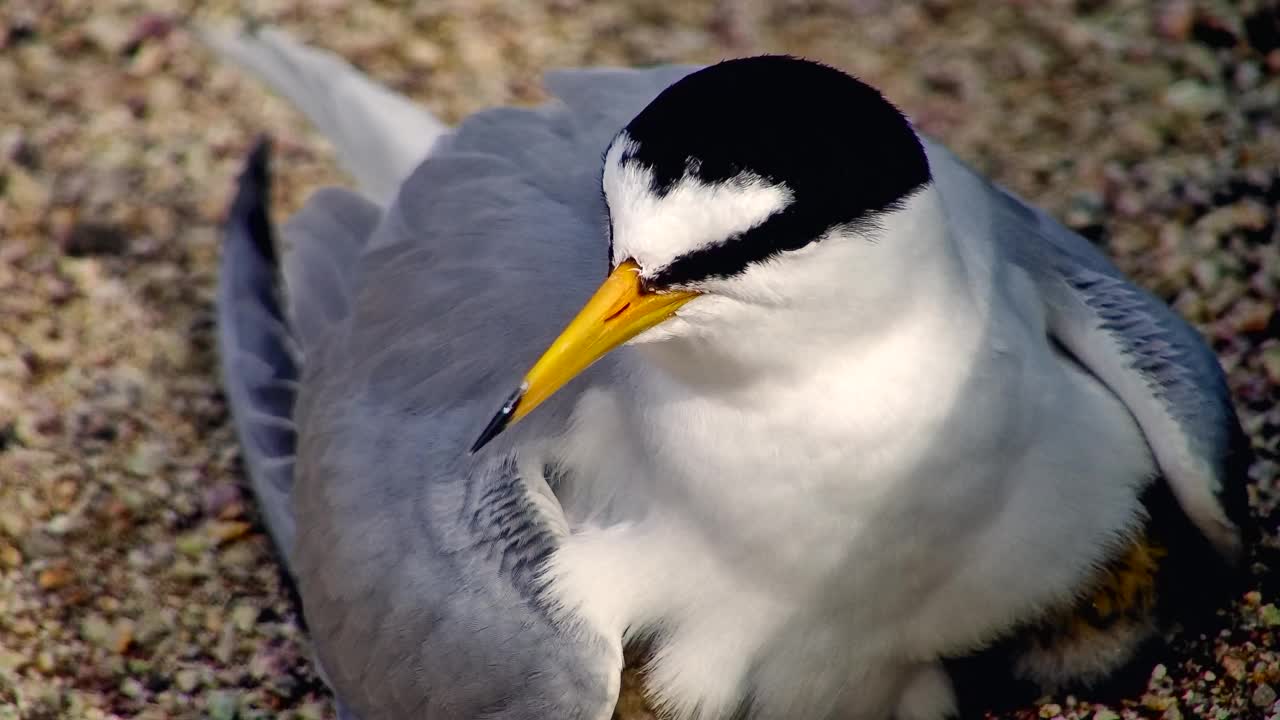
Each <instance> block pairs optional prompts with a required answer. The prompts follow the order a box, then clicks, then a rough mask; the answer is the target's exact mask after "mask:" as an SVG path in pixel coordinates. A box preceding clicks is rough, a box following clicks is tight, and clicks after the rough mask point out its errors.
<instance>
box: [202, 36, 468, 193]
mask: <svg viewBox="0 0 1280 720" xmlns="http://www.w3.org/2000/svg"><path fill="white" fill-rule="evenodd" d="M195 31H196V34H197V35H198V36H199V37H200V39H201V40H202V41H203V42H204V44H205V45H207V46H209V47H210V48H212V49H213V50H214V51H215V52H217V53H218V54H219V55H221V56H222V57H223V58H225V59H227V60H230V61H231V62H233V63H235V64H237V65H239V66H240V67H242V68H244V69H245V70H248V71H249V72H251V73H253V74H254V75H256V76H258V77H259V78H260V79H261V80H262V81H263V82H264V83H266V85H267V86H268V87H270V88H271V89H272V90H273V91H275V92H276V93H279V94H280V95H282V96H283V97H284V98H285V99H286V100H288V101H289V102H290V103H292V104H293V105H294V106H295V107H297V108H298V109H299V110H300V111H302V113H303V114H304V115H306V116H307V119H308V120H310V121H311V123H312V124H313V125H315V126H316V128H317V129H318V130H319V131H320V132H321V133H322V134H324V135H325V137H326V138H328V139H329V141H330V142H332V143H333V144H334V146H335V148H336V150H337V154H338V160H339V162H340V163H341V164H342V166H343V167H344V168H345V169H346V170H347V172H349V173H351V175H352V176H353V177H354V178H355V179H356V182H357V183H358V184H359V186H360V189H361V191H363V192H364V193H366V194H367V195H369V197H370V198H371V199H373V200H374V201H376V202H378V203H379V204H381V205H384V206H385V205H386V204H387V203H389V202H390V201H391V199H392V198H394V196H395V193H396V190H397V188H399V186H400V183H401V181H402V180H404V178H406V177H407V176H408V175H409V173H410V172H412V171H413V169H414V167H416V166H417V165H418V163H419V162H421V161H422V159H423V158H425V157H426V156H427V153H428V152H429V151H430V150H431V147H432V146H433V145H434V144H435V142H436V140H437V139H439V138H440V136H441V135H443V134H444V133H446V132H447V131H448V126H446V125H445V124H444V123H442V122H440V120H438V119H436V118H435V117H434V116H432V115H431V114H430V113H429V112H427V111H426V110H425V109H423V108H422V107H421V106H419V105H417V104H416V103H414V102H412V101H411V100H409V99H407V98H405V97H403V96H401V95H399V94H397V93H395V92H393V91H392V90H390V89H388V88H387V87H385V86H383V85H380V84H378V83H376V82H374V81H373V80H371V79H370V78H369V77H368V76H366V75H365V74H363V73H361V72H360V71H359V70H357V69H356V68H354V67H352V66H351V65H350V64H349V63H348V62H347V61H345V60H343V59H342V58H341V57H339V56H338V55H335V54H334V53H331V52H327V51H324V50H319V49H317V48H313V47H308V46H306V45H303V44H302V43H300V42H298V41H297V40H295V39H293V38H292V37H290V36H289V35H288V34H286V33H284V32H283V31H280V30H276V29H273V28H269V27H263V28H256V29H246V30H243V31H237V30H232V29H228V28H216V27H197V28H196V30H195Z"/></svg>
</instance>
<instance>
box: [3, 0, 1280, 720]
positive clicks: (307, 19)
mask: <svg viewBox="0 0 1280 720" xmlns="http://www.w3.org/2000/svg"><path fill="white" fill-rule="evenodd" d="M198 4H199V6H200V13H201V14H203V15H207V16H217V17H228V16H230V15H232V14H235V13H238V12H240V11H241V9H240V8H239V7H237V6H235V4H234V3H232V2H228V1H226V0H215V1H214V2H205V3H198ZM243 4H244V5H245V6H246V7H248V8H251V9H252V12H253V13H254V15H255V16H256V17H257V18H259V19H262V20H265V21H269V22H272V23H276V24H279V25H281V26H283V27H285V28H287V29H289V30H290V31H292V32H295V33H297V34H299V35H300V36H301V37H303V38H305V39H307V40H309V41H311V42H315V43H317V44H320V45H324V46H327V47H330V48H333V49H336V50H338V51H339V52H341V53H342V54H344V55H345V56H347V57H349V58H351V59H353V60H354V61H355V62H356V63H357V64H359V65H360V66H362V67H363V68H365V69H366V70H368V71H369V72H371V73H373V74H374V75H376V76H377V77H379V78H381V79H382V80H384V81H385V82H387V83H389V84H390V85H392V86H393V87H395V88H396V89H398V90H401V91H403V92H406V93H408V94H411V95H412V96H414V97H416V98H419V99H421V100H422V101H423V102H425V103H426V104H427V105H428V106H430V107H431V108H432V109H433V110H434V111H436V112H437V113H439V114H440V115H441V116H443V117H444V118H446V119H448V120H457V119H459V118H461V117H462V116H464V115H465V114H467V113H469V112H471V111H474V110H477V109H479V108H482V107H485V106H489V105H493V104H497V103H506V102H517V103H527V102H532V101H535V100H537V99H539V98H541V97H542V95H541V90H540V87H539V81H538V78H539V74H540V73H541V72H542V71H543V70H544V69H546V68H549V67H554V66H565V65H580V64H588V63H592V64H599V63H610V64H637V63H639V64H643V63H653V62H662V61H709V60H715V59H718V58H720V57H723V56H726V55H733V54H742V53H748V52H753V51H758V50H785V51H789V52H793V53H798V54H805V55H809V56H812V57H817V58H821V59H824V60H826V61H829V62H832V63H834V64H837V65H839V66H842V67H844V68H846V69H848V70H851V71H854V72H855V73H858V74H860V75H862V76H863V77H865V78H866V79H868V80H870V81H872V82H873V83H875V84H877V85H878V86H880V87H882V88H883V89H884V90H885V91H886V92H887V93H888V94H889V96H890V97H891V98H893V99H894V100H895V101H896V102H898V103H899V104H900V105H901V106H902V107H904V108H905V109H906V110H907V111H908V112H909V113H910V114H911V115H912V116H913V117H914V118H915V119H916V121H917V122H918V124H919V125H920V126H922V127H923V128H924V129H925V130H927V131H928V132H930V133H933V134H934V135H936V136H939V137H941V138H942V139H944V140H945V141H947V142H948V143H949V144H951V146H952V147H954V148H955V149H956V150H957V151H958V152H959V153H960V154H961V155H963V156H965V157H967V158H968V159H970V160H971V161H973V162H974V163H976V164H977V165H978V167H979V168H981V169H982V170H984V171H986V172H988V173H990V174H992V175H993V176H995V177H996V178H997V179H998V180H1000V181H1001V182H1003V183H1005V184H1007V185H1009V186H1010V187H1012V188H1013V189H1015V190H1016V191H1018V192H1020V193H1022V194H1024V195H1025V196H1027V197H1028V198H1030V199H1032V200H1034V201H1036V202H1038V203H1041V204H1042V205H1044V206H1045V207H1047V208H1048V209H1050V210H1051V211H1053V212H1054V213H1055V214H1056V215H1058V216H1059V217H1062V218H1064V219H1065V220H1066V221H1067V222H1068V223H1069V224H1070V225H1072V226H1073V227H1075V228H1077V229H1080V230H1081V231H1083V232H1084V233H1085V234H1087V235H1088V236H1090V237H1091V238H1095V239H1097V240H1098V241H1099V242H1102V243H1104V244H1105V246H1106V247H1107V248H1108V250H1109V251H1110V252H1111V253H1112V255H1113V256H1115V257H1116V258H1117V259H1118V261H1119V263H1120V264H1121V266H1122V267H1123V268H1124V269H1125V270H1126V271H1128V272H1130V273H1132V274H1133V275H1134V276H1135V277H1136V278H1137V279H1138V280H1139V281H1140V282H1142V283H1143V284H1145V285H1146V286H1148V287H1150V288H1152V289H1154V290H1155V291H1156V292H1158V293H1159V294H1161V295H1162V296H1163V297H1165V298H1166V299H1168V300H1169V301H1170V302H1172V303H1174V304H1175V305H1176V307H1177V308H1178V309H1179V310H1180V311H1181V312H1183V313H1184V314H1185V315H1186V316H1187V317H1188V318H1190V319H1191V320H1192V321H1194V322H1195V323H1196V324H1197V325H1198V327H1199V328H1200V329H1201V330H1202V331H1203V332H1204V333H1205V334H1206V335H1207V336H1208V337H1210V338H1211V339H1212V341H1213V343H1214V346H1215V347H1216V348H1217V349H1218V350H1219V352H1220V355H1221V358H1222V361H1223V363H1224V365H1225V366H1226V367H1227V369H1228V370H1229V372H1230V377H1231V386H1232V389H1233V390H1234V392H1235V393H1236V397H1237V398H1238V400H1239V404H1240V408H1241V411H1242V413H1243V417H1244V421H1245V424H1246V427H1247V428H1248V430H1249V432H1250V434H1251V435H1252V437H1253V440H1254V443H1255V445H1256V446H1257V447H1258V449H1259V451H1260V460H1259V462H1258V463H1257V464H1256V465H1255V467H1254V468H1253V469H1252V477H1253V479H1254V483H1255V489H1256V492H1255V493H1254V494H1253V498H1252V500H1253V502H1254V505H1255V510H1256V511H1257V512H1258V513H1259V515H1261V516H1262V517H1263V518H1264V526H1265V528H1266V530H1267V532H1268V533H1269V534H1268V538H1267V544H1268V545H1269V546H1270V548H1271V549H1274V548H1276V547H1277V546H1278V543H1277V541H1276V537H1275V535H1274V534H1273V533H1274V532H1275V529H1276V524H1275V522H1274V520H1273V518H1274V517H1276V516H1275V509H1276V506H1277V504H1278V503H1280V491H1278V489H1277V467H1280V465H1278V463H1280V440H1278V436H1280V409H1277V405H1280V403H1277V400H1280V339H1278V338H1280V312H1278V311H1277V302H1278V300H1280V238H1278V237H1277V216H1278V213H1277V204H1278V203H1280V111H1277V108H1280V8H1278V7H1277V5H1276V3H1275V2H1263V1H1262V0H1238V1H1237V2H1226V1H1225V0H1224V1H1222V2H1210V1H1209V0H1205V1H1204V2H1196V1H1194V0H1168V1H1165V2H1146V1H1143V0H1116V1H1114V2H1107V1H1105V0H1074V1H1068V0H1021V1H1015V0H1008V1H1006V2H1000V3H995V2H979V1H978V0H953V1H948V0H929V1H927V2H891V1H890V0H844V1H843V2H803V1H794V0H784V1H779V2H773V3H767V2H763V1H761V2H751V1H750V0H745V1H744V0H739V1H737V2H730V1H727V0H726V1H722V2H720V3H704V4H698V3H663V2H658V1H657V0H638V1H636V2H631V3H624V2H598V3H588V2H584V1H582V0H543V1H540V2H531V1H529V0H442V1H440V2H423V3H418V4H415V5H413V6H412V7H402V5H409V3H395V4H394V6H393V4H391V3H378V4H374V3H356V2H351V3H347V2H342V1H341V0H261V1H259V2H253V1H252V0H245V2H244V3H243ZM187 5H188V4H187V3H183V2H176V1H174V0H152V1H151V2H130V1H129V0H92V1H91V0H57V1H50V0H45V1H41V0H0V720H8V719H11V718H30V719H33V720H34V719H36V718H41V719H43V718H62V717H65V718H115V717H121V718H129V717H138V718H164V717H174V718H195V717H207V718H213V719H215V720H230V719H231V718H235V717H239V718H259V717H281V718H299V719H302V718H329V717H332V709H331V707H330V703H329V700H328V697H327V694H326V692H325V690H324V688H323V686H322V685H321V683H320V682H318V681H317V679H316V677H315V675H314V674H313V673H312V671H311V669H310V668H309V666H308V663H307V661H306V659H305V656H306V645H305V637H304V636H303V634H302V632H301V631H300V630H299V627H298V625H297V614H296V612H295V610H294V608H293V606H292V604H291V602H290V600H289V596H288V593H287V591H286V589H285V587H284V586H283V585H282V583H281V581H280V575H279V571H278V570H277V565H276V563H275V562H274V558H273V556H272V554H271V550H270V547H269V543H268V542H267V540H266V537H265V536H264V535H263V533H262V531H261V529H260V528H259V526H258V524H257V521H256V517H255V515H254V511H253V508H252V502H251V500H250V499H249V498H248V497H246V496H245V494H244V490H243V488H242V485H241V482H242V473H241V467H240V465H239V462H238V459H237V452H236V448H235V444H234V442H233V437H232V432H231V430H230V428H229V427H228V425H227V414H226V408H225V405H224V403H223V400H222V397H221V396H220V394H219V391H218V387H217V382H216V377H215V369H216V358H215V356H214V353H213V349H212V346H213V334H212V327H211V308H212V302H213V287H214V270H215V263H216V259H217V255H218V237H217V227H218V223H219V220H220V217H221V213H222V212H223V209H224V207H225V204H226V202H227V200H228V198H229V192H230V188H231V182H232V179H233V176H234V174H235V173H236V171H237V170H238V167H239V164H240V162H241V159H242V158H243V156H244V153H245V151H246V149H247V147H248V146H249V144H250V142H251V140H252V138H253V137H254V136H255V135H256V134H257V133H259V132H262V131H267V132H270V133H271V134H272V135H273V136H274V137H275V138H276V140H277V153H278V154H277V158H278V163H277V172H278V174H279V188H278V191H277V202H278V212H279V215H280V217H283V216H284V215H285V214H286V213H288V212H290V211H292V210H294V209H296V208H297V207H298V206H299V205H300V203H301V201H302V200H303V198H304V197H305V196H306V195H307V194H308V193H309V192H311V191H312V190H313V189H315V188H316V187H318V186H320V185H322V184H326V183H335V182H342V180H343V179H342V177H341V175H340V174H339V173H338V172H337V171H336V170H335V168H334V166H333V164H332V158H331V155H330V152H329V149H328V148H327V147H326V146H325V144H324V143H323V142H322V141H321V140H320V139H319V138H318V137H317V136H316V135H315V134H313V133H312V132H311V131H310V130H309V129H308V128H307V127H306V126H304V125H303V123H302V121H301V119H300V117H298V116H297V115H295V114H293V113H292V111H290V110H289V108H287V107H286V106H285V105H284V104H283V103H282V102H281V101H279V100H277V99H275V98H272V97H270V96H268V95H267V94H265V93H264V92H263V91H262V90H261V89H260V88H259V87H257V86H256V85H255V84H254V83H252V82H251V81H249V80H247V79H244V78H242V77H241V76H240V75H238V74H237V73H236V72H235V71H233V70H231V69H229V68H227V67H225V66H221V65H218V64H214V63H213V62H212V60H211V58H210V56H209V54H208V53H206V52H205V51H204V50H203V49H201V48H200V47H198V46H197V45H196V44H195V43H194V41H193V39H192V37H191V36H190V35H189V34H188V33H187V32H185V31H183V29H182V24H181V22H177V19H178V18H180V17H183V16H184V15H185V13H187V12H188V11H189V10H190V8H189V7H188V6H187ZM1255 571H1256V572H1257V576H1258V581H1257V584H1258V587H1259V590H1258V591H1257V592H1253V593H1250V594H1249V595H1247V596H1245V597H1244V598H1242V599H1241V603H1240V604H1239V606H1238V607H1237V608H1235V609H1233V610H1232V613H1233V614H1232V617H1231V626H1232V629H1231V630H1230V631H1229V632H1226V633H1224V635H1223V636H1222V637H1220V638H1218V639H1217V640H1216V641H1212V642H1210V641H1206V642H1202V643H1200V644H1199V645H1197V646H1195V647H1193V648H1191V649H1190V650H1189V651H1188V653H1187V657H1188V658H1191V659H1187V660H1180V661H1178V662H1172V661H1171V662H1170V663H1168V664H1167V666H1165V665H1162V666H1159V667H1157V668H1156V669H1155V672H1154V673H1153V676H1152V683H1151V687H1150V691H1149V693H1148V694H1147V695H1146V696H1145V697H1143V698H1139V699H1135V700H1136V701H1135V703H1134V704H1132V705H1131V706H1128V707H1123V708H1121V707H1115V708H1110V709H1105V708H1097V707H1090V706H1088V705H1087V704H1085V703H1084V702H1083V701H1081V702H1077V701H1076V700H1075V699H1072V698H1058V699H1055V704H1046V705H1043V706H1041V707H1039V708H1032V709H1029V710H1027V711H1026V713H1025V714H1023V715H1020V717H1022V716H1025V717H1044V718H1053V717H1058V716H1063V717H1068V718H1083V717H1093V718H1096V719H1097V720H1108V719H1111V720H1114V719H1116V718H1118V717H1164V718H1179V717H1205V718H1215V719H1217V720H1222V719H1225V718H1252V717H1259V718H1261V717H1277V716H1280V704H1277V692H1280V655H1278V654H1277V650H1276V634H1277V632H1280V610H1277V607H1276V605H1274V604H1272V603H1275V602H1277V601H1278V598H1277V592H1278V591H1280V583H1278V582H1276V581H1275V580H1276V578H1275V577H1274V576H1273V575H1272V574H1269V573H1267V571H1266V567H1265V565H1263V564H1262V563H1259V564H1258V565H1256V567H1255ZM629 679H630V680H632V681H633V678H629ZM629 687H631V688H632V690H629V691H628V693H627V694H626V695H625V697H624V700H623V705H624V709H623V710H621V711H620V716H621V717H623V718H628V719H639V718H646V717H650V716H649V715H648V713H647V711H645V710H644V709H643V707H642V706H641V704H640V702H639V700H638V698H637V696H636V695H635V694H634V692H633V689H634V682H630V683H629Z"/></svg>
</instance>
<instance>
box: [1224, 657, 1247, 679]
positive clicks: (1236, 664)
mask: <svg viewBox="0 0 1280 720" xmlns="http://www.w3.org/2000/svg"><path fill="white" fill-rule="evenodd" d="M1222 669H1223V670H1224V671H1226V673H1227V677H1229V678H1231V679H1232V680H1235V681H1237V682H1239V681H1241V680H1243V679H1244V676H1245V674H1246V673H1247V672H1248V670H1247V668H1246V667H1245V662H1244V661H1243V660H1241V659H1240V658H1238V657H1236V656H1234V655H1223V656H1222Z"/></svg>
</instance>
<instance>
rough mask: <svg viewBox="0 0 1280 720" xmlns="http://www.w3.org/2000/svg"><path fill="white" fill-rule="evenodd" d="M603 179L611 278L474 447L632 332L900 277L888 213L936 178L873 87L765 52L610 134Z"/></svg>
mask: <svg viewBox="0 0 1280 720" xmlns="http://www.w3.org/2000/svg"><path fill="white" fill-rule="evenodd" d="M601 185H602V189H603V191H604V198H605V202H606V205H607V207H608V211H609V230H610V236H609V262H610V273H609V276H608V277H607V279H606V280H605V282H604V283H603V284H602V285H601V286H600V288H599V290H597V292H596V293H595V295H593V296H592V298H591V299H590V300H588V302H587V304H586V305H585V306H584V307H583V309H582V310H581V311H580V312H579V314H578V316H577V317H576V318H574V320H573V321H572V322H571V323H570V324H569V326H568V327H567V328H566V329H565V331H564V332H563V333H562V334H561V335H560V337H559V338H557V339H556V340H555V342H554V343H552V345H551V347H550V348H549V349H548V350H547V351H546V353H545V354H544V355H543V356H542V358H541V359H539V360H538V362H537V363H536V364H535V365H534V366H533V368H532V369H531V370H530V371H529V373H528V374H527V375H526V377H525V380H524V382H523V383H522V385H521V387H520V389H519V390H518V391H517V392H516V393H515V394H513V395H512V397H511V398H510V399H509V401H508V402H507V403H506V404H505V405H504V407H503V408H502V410H501V411H500V412H499V413H498V414H497V416H495V417H494V419H493V421H492V422H491V423H490V424H489V427H488V428H486V429H485V431H484V433H483V434H482V435H481V437H480V439H479V440H477V442H476V444H475V446H474V447H473V451H474V450H476V449H478V448H479V447H481V446H482V445H484V444H485V443H486V442H488V441H489V440H490V439H492V438H493V437H494V436H496V435H497V434H498V433H499V432H501V431H502V429H503V428H505V427H506V426H507V425H508V424H509V423H511V422H513V421H515V420H519V419H520V418H522V417H524V416H525V415H527V414H528V413H529V412H531V411H532V410H533V408H534V407H536V406H537V405H538V404H540V403H541V402H543V401H544V400H545V399H546V398H548V397H550V396H551V394H552V393H554V392H555V391H556V390H558V389H559V388H560V387H562V386H563V385H564V384H565V383H566V382H568V381H569V380H570V379H572V378H573V377H574V376H576V375H577V374H578V373H580V372H581V371H582V370H584V369H586V368H587V367H588V366H590V365H591V364H592V363H594V362H595V361H596V360H598V359H599V358H600V357H602V356H603V355H605V354H606V353H608V352H609V351H610V350H612V349H613V348H615V347H618V346H619V345H622V344H623V343H627V342H628V341H632V342H661V341H663V340H670V339H673V338H680V337H696V336H700V335H713V334H717V333H732V332H733V331H734V327H735V325H737V324H740V323H742V322H744V321H746V322H750V321H751V319H752V317H753V315H755V316H757V317H758V313H759V311H760V310H761V308H762V307H763V306H779V305H788V304H795V303H807V302H815V303H822V302H826V301H827V300H829V298H825V297H824V295H825V294H826V293H827V292H828V291H830V290H832V289H833V288H835V287H836V286H841V287H848V286H849V285H851V284H862V285H866V286H877V285H886V284H892V283H895V282H897V281H898V278H896V277H894V276H895V275H897V274H898V273H897V272H894V270H895V268H893V267H892V264H893V263H897V264H899V265H900V264H901V263H902V262H903V261H904V258H906V257H907V255H906V254H904V253H902V252H898V251H897V249H894V250H892V251H890V252H887V253H883V252H881V253H878V252H875V250H874V248H875V246H878V245H881V244H893V243H894V242H895V238H894V237H889V235H893V234H894V232H893V228H886V227H885V222H884V221H885V220H886V219H889V218H892V217H894V216H897V215H901V214H902V212H903V211H904V210H910V208H909V207H908V205H909V203H910V200H911V199H912V198H913V197H915V196H916V195H918V194H920V192H921V191H922V190H923V189H925V188H927V187H929V186H930V185H931V176H930V172H929V165H928V161H927V159H926V156H925V151H924V148H923V146H922V144H921V141H920V138H919V137H918V136H917V135H916V133H915V131H914V129H913V128H912V127H911V124H910V122H909V121H908V120H907V119H906V118H905V117H904V116H903V114H902V113H901V112H899V111H898V109H897V108H895V107H894V106H893V105H892V104H890V103H889V102H888V101H887V100H886V99H885V98H884V97H883V96H881V94H880V93H879V92H878V91H876V90H875V89H874V88H872V87H870V86H869V85H866V84H865V83H862V82H861V81H859V80H857V79H855V78H853V77H851V76H850V75H847V74H845V73H843V72H841V71H840V70H837V69H835V68H832V67H830V66H827V65H823V64H820V63H817V62H812V61H808V60H802V59H798V58H793V57H788V56H777V55H770V56H761V57H752V58H744V59H738V60H729V61H725V62H722V63H719V64H717V65H713V66H710V67H707V68H705V69H703V70H700V71H698V72H695V73H692V74H690V75H688V76H686V77H684V78H683V79H681V80H679V81H677V82H676V83H674V84H673V85H671V86H670V87H668V88H667V89H666V90H664V91H663V92H662V93H661V94H659V95H658V96H657V97H656V98H655V99H654V100H653V101H652V102H651V103H650V104H649V105H648V106H647V107H645V109H644V110H642V111H641V112H640V113H639V114H638V115H636V117H635V118H634V119H632V121H631V122H630V123H629V124H628V125H627V126H626V127H625V128H623V129H622V130H621V131H620V132H619V133H618V134H617V135H616V136H615V137H614V139H613V142H612V143H611V144H610V145H609V148H608V150H607V151H606V153H605V156H604V169H603V173H602V179H601ZM898 225H905V227H904V228H902V229H900V230H899V231H898V233H897V234H902V233H903V232H910V227H911V226H912V225H913V221H912V220H911V219H910V218H908V219H907V222H905V223H898ZM851 264H855V265H857V267H850V265H851Z"/></svg>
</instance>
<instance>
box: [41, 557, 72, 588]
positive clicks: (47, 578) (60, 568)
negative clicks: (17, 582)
mask: <svg viewBox="0 0 1280 720" xmlns="http://www.w3.org/2000/svg"><path fill="white" fill-rule="evenodd" d="M74 579H75V573H73V572H71V567H70V566H69V565H67V564H66V563H58V564H56V565H52V566H50V567H47V568H45V569H44V570H41V571H40V572H39V574H37V575H36V585H37V586H39V588H40V589H41V590H60V589H62V588H64V587H66V586H67V585H70V584H71V581H72V580H74Z"/></svg>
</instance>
